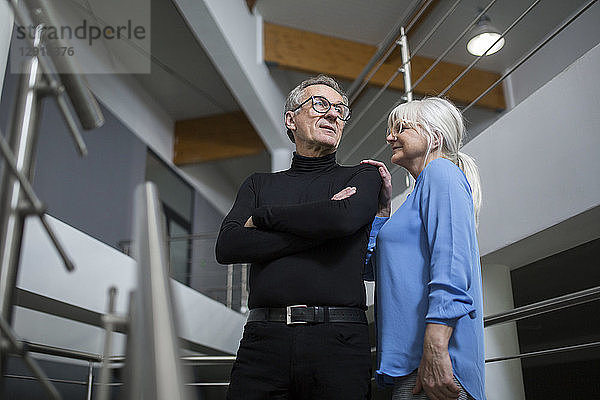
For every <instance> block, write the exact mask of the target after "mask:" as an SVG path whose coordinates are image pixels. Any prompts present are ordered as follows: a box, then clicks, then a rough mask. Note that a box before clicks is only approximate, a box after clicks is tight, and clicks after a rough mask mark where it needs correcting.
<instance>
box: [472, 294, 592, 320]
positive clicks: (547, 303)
mask: <svg viewBox="0 0 600 400" xmlns="http://www.w3.org/2000/svg"><path fill="white" fill-rule="evenodd" d="M595 300H600V286H596V287H593V288H591V289H586V290H582V291H579V292H575V293H569V294H566V295H564V296H559V297H554V298H552V299H548V300H543V301H539V302H537V303H532V304H527V305H525V306H522V307H517V308H515V309H513V310H508V311H504V312H501V313H497V314H492V315H488V316H487V317H484V318H483V326H484V327H489V326H493V325H497V324H501V323H504V322H511V321H517V320H520V319H523V318H528V317H534V316H536V315H540V314H545V313H548V312H551V311H556V310H561V309H563V308H567V307H571V306H575V305H578V304H583V303H587V302H590V301H595Z"/></svg>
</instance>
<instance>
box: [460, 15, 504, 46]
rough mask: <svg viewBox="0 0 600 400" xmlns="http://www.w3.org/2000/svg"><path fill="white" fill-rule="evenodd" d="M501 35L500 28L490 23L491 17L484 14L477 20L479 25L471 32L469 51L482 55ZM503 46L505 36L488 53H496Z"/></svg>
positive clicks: (468, 44)
mask: <svg viewBox="0 0 600 400" xmlns="http://www.w3.org/2000/svg"><path fill="white" fill-rule="evenodd" d="M500 36H501V35H500V33H499V31H498V29H496V28H494V27H493V26H492V25H491V24H490V19H489V18H488V17H487V16H486V15H482V16H481V18H479V21H477V26H476V27H475V29H473V32H472V33H471V39H469V42H468V43H467V51H468V52H469V53H471V54H473V55H474V56H482V55H483V54H484V53H485V51H486V50H487V49H489V48H490V46H491V45H492V44H494V42H496V40H498V38H499V37H500ZM503 46H504V38H501V39H500V40H498V43H496V44H495V45H494V47H492V48H491V49H490V51H488V52H487V54H486V55H487V56H489V55H491V54H494V53H496V52H497V51H498V50H500V49H501V48H502V47H503Z"/></svg>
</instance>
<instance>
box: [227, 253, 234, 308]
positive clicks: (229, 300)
mask: <svg viewBox="0 0 600 400" xmlns="http://www.w3.org/2000/svg"><path fill="white" fill-rule="evenodd" d="M232 306H233V264H229V265H228V266H227V308H231V307H232Z"/></svg>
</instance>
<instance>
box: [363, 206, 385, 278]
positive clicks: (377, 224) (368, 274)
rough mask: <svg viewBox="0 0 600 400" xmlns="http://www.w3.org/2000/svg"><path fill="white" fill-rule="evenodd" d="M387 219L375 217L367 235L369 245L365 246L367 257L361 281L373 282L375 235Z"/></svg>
mask: <svg viewBox="0 0 600 400" xmlns="http://www.w3.org/2000/svg"><path fill="white" fill-rule="evenodd" d="M388 219H389V217H375V219H374V220H373V223H372V224H371V233H370V234H369V244H368V245H367V255H366V257H365V269H364V272H363V280H365V281H374V280H375V273H374V270H373V268H374V265H375V254H374V253H375V244H376V243H377V234H378V233H379V230H380V229H381V227H382V226H383V225H384V224H385V223H386V222H387V220H388Z"/></svg>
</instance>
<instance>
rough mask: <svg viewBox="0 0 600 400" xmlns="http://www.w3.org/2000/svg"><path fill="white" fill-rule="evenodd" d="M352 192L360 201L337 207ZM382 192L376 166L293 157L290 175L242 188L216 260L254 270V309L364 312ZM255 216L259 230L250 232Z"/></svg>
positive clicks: (258, 179) (262, 176)
mask: <svg viewBox="0 0 600 400" xmlns="http://www.w3.org/2000/svg"><path fill="white" fill-rule="evenodd" d="M348 186H354V187H356V188H357V192H356V194H354V195H353V196H351V197H349V198H347V199H344V200H339V201H336V200H331V197H332V196H333V195H334V194H336V193H337V192H339V191H340V190H342V189H344V188H346V187H348ZM380 187H381V179H380V177H379V172H378V171H377V168H376V167H373V166H371V165H357V166H352V167H345V166H340V165H338V164H337V163H336V161H335V153H333V154H329V155H327V156H324V157H316V158H311V157H303V156H299V155H297V154H295V153H294V158H293V160H292V166H291V168H290V169H289V170H287V171H282V172H277V173H255V174H253V175H251V176H250V177H249V178H247V179H246V181H245V182H244V183H243V184H242V186H241V188H240V190H239V192H238V194H237V198H236V201H235V203H234V205H233V208H232V209H231V211H230V212H229V214H228V215H227V216H226V217H225V220H224V221H223V224H222V226H221V230H220V232H219V238H218V239H217V245H216V255H217V261H219V262H220V263H222V264H231V263H252V266H251V268H250V298H249V302H248V303H249V304H248V305H249V308H251V309H252V308H257V307H285V306H288V305H294V304H306V305H313V306H349V307H361V308H366V305H365V290H364V285H363V279H362V272H363V267H364V260H365V253H366V249H367V242H368V240H369V231H370V228H371V222H372V220H373V217H374V216H375V213H376V211H377V197H378V194H379V189H380ZM250 216H252V220H253V221H254V224H255V225H256V226H257V227H258V229H254V228H244V224H245V223H246V220H247V219H248V218H249V217H250Z"/></svg>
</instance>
